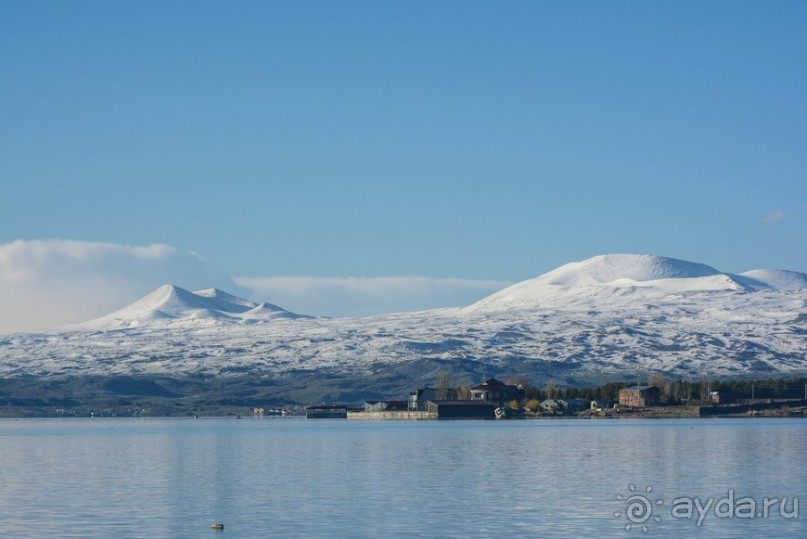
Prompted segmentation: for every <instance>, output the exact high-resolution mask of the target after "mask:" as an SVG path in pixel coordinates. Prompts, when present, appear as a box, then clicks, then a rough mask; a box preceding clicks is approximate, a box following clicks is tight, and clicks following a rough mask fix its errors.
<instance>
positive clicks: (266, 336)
mask: <svg viewBox="0 0 807 539" xmlns="http://www.w3.org/2000/svg"><path fill="white" fill-rule="evenodd" d="M637 257H638V258H637ZM441 370H450V371H451V372H454V373H455V374H456V376H457V378H458V379H461V380H473V381H477V380H481V379H483V378H484V377H485V376H507V375H511V374H519V375H523V376H525V377H527V378H528V379H530V380H531V381H532V383H536V384H542V383H543V381H544V380H547V379H551V380H554V381H556V382H557V383H558V385H583V384H590V383H600V382H603V381H610V380H624V379H625V378H626V377H631V378H632V379H637V376H640V375H643V374H645V375H646V374H647V373H650V372H663V373H666V374H668V375H669V376H671V377H677V378H687V379H696V380H697V379H701V378H703V377H751V376H772V375H778V376H789V375H796V374H802V373H807V275H805V274H802V273H799V272H790V271H786V270H752V271H749V272H745V273H743V274H730V273H725V272H720V271H718V270H716V269H715V268H712V267H711V266H706V265H705V264H697V263H688V262H685V261H676V260H675V259H667V258H664V257H649V256H647V255H610V256H609V255H604V257H602V258H597V257H595V258H594V259H589V260H588V261H582V262H578V263H571V264H569V265H564V266H561V267H560V268H557V269H556V270H553V271H551V272H547V273H545V274H543V275H541V276H539V277H536V278H534V279H530V280H527V281H523V282H522V283H518V284H516V285H513V286H511V287H508V288H505V289H503V290H501V291H499V292H496V293H494V294H492V295H490V296H488V297H487V298H485V299H483V300H481V301H480V302H477V303H475V304H473V305H470V306H466V307H459V308H446V309H437V310H431V311H420V312H414V313H397V314H390V315H383V316H374V317H364V318H340V319H330V318H310V317H301V316H300V315H294V314H293V313H289V312H288V311H285V310H283V309H281V308H280V307H277V306H274V305H271V304H261V303H257V302H252V301H249V300H245V299H243V298H238V297H237V296H232V295H230V294H228V293H226V292H223V291H220V290H215V289H209V290H201V291H198V292H195V293H194V292H189V291H187V290H184V289H182V288H180V287H176V286H172V285H165V286H163V287H160V288H158V289H156V290H155V291H153V292H152V293H150V294H148V295H146V296H144V297H143V298H141V299H140V300H138V301H136V302H134V303H133V304H131V305H129V306H128V307H124V308H123V309H120V310H118V311H116V312H115V313H111V314H110V315H107V316H105V317H101V318H98V319H95V320H94V321H90V322H88V323H85V324H84V325H81V326H79V327H73V328H64V329H60V330H51V331H47V332H38V333H21V334H13V335H5V336H0V379H7V378H13V377H20V376H29V377H42V378H43V379H45V380H51V379H54V378H63V377H75V376H96V377H98V376H138V377H152V378H153V377H173V378H180V377H181V378H187V377H195V378H197V379H203V380H214V379H216V378H217V377H232V376H243V377H247V378H249V379H256V380H267V382H266V383H267V384H269V386H268V387H271V388H272V389H271V391H272V392H274V393H273V394H276V395H279V396H281V395H285V396H286V397H288V398H290V399H297V398H300V397H299V396H300V395H303V394H304V395H306V398H307V399H310V400H309V402H323V401H333V400H337V399H338V398H340V396H344V397H343V399H344V400H346V401H351V402H352V401H353V397H356V396H357V395H373V397H372V398H380V397H388V398H395V397H400V396H401V394H405V392H407V391H409V390H411V389H412V388H413V387H418V386H422V385H426V384H431V383H433V382H434V379H435V375H436V373H437V372H439V371H441ZM313 380H317V381H318V382H317V384H321V385H317V387H318V388H319V389H316V390H315V389H310V387H311V384H313V383H314V382H313ZM322 384H324V385H322ZM325 385H327V389H325ZM267 391H269V390H268V389H267ZM351 395H352V396H353V397H351V398H350V399H348V396H351ZM286 397H284V398H286ZM356 398H358V397H356Z"/></svg>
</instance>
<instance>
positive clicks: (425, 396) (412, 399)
mask: <svg viewBox="0 0 807 539" xmlns="http://www.w3.org/2000/svg"><path fill="white" fill-rule="evenodd" d="M458 393H459V390H458V389H457V388H454V387H446V388H435V387H423V388H421V389H416V390H415V391H412V392H411V393H409V410H410V411H415V410H419V411H421V412H423V411H425V410H426V402H428V401H430V400H453V399H456V398H457V394H458Z"/></svg>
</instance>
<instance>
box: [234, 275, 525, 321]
mask: <svg viewBox="0 0 807 539" xmlns="http://www.w3.org/2000/svg"><path fill="white" fill-rule="evenodd" d="M235 282H236V283H237V284H238V285H239V286H241V287H243V288H247V289H250V290H252V291H253V296H254V297H256V298H257V299H260V300H262V301H269V302H271V303H274V304H276V305H280V306H281V307H283V308H284V309H288V310H290V311H293V312H298V313H301V314H311V315H315V316H367V315H373V314H383V313H397V312H406V311H417V310H424V309H433V308H439V307H453V306H461V305H469V304H470V303H473V302H474V301H476V300H479V299H482V298H483V297H485V296H487V295H489V294H492V293H493V292H495V291H497V290H500V289H502V288H504V287H505V286H508V285H509V284H511V283H509V282H505V281H485V280H469V279H433V278H428V277H264V278H236V279H235Z"/></svg>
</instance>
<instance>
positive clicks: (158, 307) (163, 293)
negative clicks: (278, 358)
mask: <svg viewBox="0 0 807 539" xmlns="http://www.w3.org/2000/svg"><path fill="white" fill-rule="evenodd" d="M301 317H302V315H298V314H294V313H290V312H288V311H286V310H284V309H281V308H280V307H278V306H276V305H272V304H270V303H261V304H258V303H255V302H252V301H249V300H246V299H243V298H239V297H237V296H233V295H232V294H228V293H227V292H223V291H221V290H218V289H215V288H211V289H208V290H200V291H198V292H189V291H188V290H185V289H184V288H180V287H178V286H174V285H163V286H161V287H159V288H158V289H157V290H155V291H154V292H152V293H150V294H148V295H147V296H145V297H143V298H141V299H139V300H138V301H136V302H134V303H132V304H131V305H129V306H127V307H124V308H123V309H120V310H118V311H115V312H113V313H111V314H108V315H106V316H102V317H100V318H96V319H95V320H90V321H89V322H85V323H83V324H79V325H77V326H74V327H75V328H81V329H104V328H120V327H137V326H140V325H144V324H146V325H151V326H154V325H155V324H156V325H157V326H159V325H172V326H176V325H188V324H192V323H193V322H194V321H196V322H197V323H200V322H207V323H215V322H217V321H230V322H238V321H246V320H248V321H250V322H251V323H254V322H255V321H258V320H264V321H265V320H272V319H277V318H301Z"/></svg>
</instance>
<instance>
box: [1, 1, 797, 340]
mask: <svg viewBox="0 0 807 539" xmlns="http://www.w3.org/2000/svg"><path fill="white" fill-rule="evenodd" d="M805 26H807V3H804V2H798V1H791V2H787V1H772V2H767V1H766V2H763V1H757V2H742V1H731V2H728V1H726V2H721V1H710V2H701V1H697V2H686V1H677V2H639V1H635V2H542V1H524V2H475V1H467V0H463V1H438V2H434V1H423V2H421V1H406V2H385V1H353V2H351V1H340V2H330V1H328V2H279V1H269V0H266V1H254V2H253V1H234V2H218V1H216V2H212V1H211V2H205V1H198V0H197V1H159V2H158V1H143V2H106V1H81V0H78V1H72V2H57V1H53V2H45V1H30V0H25V1H22V0H21V1H16V0H14V1H12V0H0V73H1V74H2V75H0V103H2V121H0V140H1V141H2V144H0V178H2V185H3V195H2V196H1V197H0V248H2V247H5V248H6V251H5V252H6V255H4V256H5V257H6V258H5V262H2V260H0V282H4V283H5V284H4V285H3V286H5V287H7V288H8V287H14V288H16V289H17V290H20V289H21V287H20V284H19V283H20V281H19V279H21V278H22V277H20V275H25V279H27V281H26V282H28V284H29V285H30V287H31V290H40V291H41V290H44V289H45V288H44V287H43V286H41V283H42V280H43V279H44V278H47V279H50V281H49V282H52V283H56V282H60V283H63V284H64V285H65V286H72V285H71V281H68V280H61V281H60V280H59V279H61V278H60V277H59V276H58V275H51V274H50V273H48V272H51V273H60V267H59V266H58V264H56V263H55V262H54V263H53V264H52V266H49V268H50V269H48V267H45V266H43V265H42V264H44V262H43V260H46V259H47V260H50V259H48V258H47V257H43V255H42V252H47V249H48V247H47V246H50V248H51V249H56V250H57V251H58V250H59V249H62V250H63V251H64V244H60V243H58V242H50V243H41V242H40V243H36V242H37V241H40V240H56V239H58V240H66V241H69V242H79V243H80V242H87V243H88V245H90V246H92V245H95V246H96V247H98V246H99V245H106V246H107V247H108V248H110V249H112V250H113V251H115V249H118V248H119V247H125V248H145V247H147V246H152V245H162V246H168V247H169V248H170V249H169V251H170V252H173V253H176V256H178V257H180V258H183V257H184V258H183V260H184V259H185V258H187V257H188V256H190V257H191V258H193V257H195V256H198V258H199V261H200V264H201V265H203V266H204V271H203V272H201V273H200V274H199V275H202V274H204V275H206V276H207V279H208V280H209V281H210V282H211V283H213V284H218V283H224V285H227V284H228V283H232V282H233V281H236V282H240V283H242V285H243V283H245V282H248V281H247V280H251V281H249V282H250V283H252V284H253V286H252V287H251V288H250V291H251V292H253V293H254V294H253V296H254V295H258V294H263V295H266V296H270V295H271V296H272V297H265V298H255V299H268V300H270V301H271V300H273V299H274V296H276V295H277V292H278V289H277V287H275V288H272V287H271V286H269V285H270V284H271V283H272V281H271V279H273V278H280V277H283V278H288V277H294V278H308V279H312V282H314V283H315V284H318V285H321V286H324V284H323V283H328V282H332V283H333V282H334V281H328V279H331V280H333V279H335V278H341V279H347V278H352V279H353V280H351V281H350V282H351V283H352V284H353V285H356V284H357V281H356V279H359V278H361V279H364V280H365V281H363V282H373V280H374V279H376V280H378V279H389V278H392V277H404V276H406V277H412V276H414V277H417V278H421V279H426V280H428V279H432V280H433V284H434V287H433V288H431V289H428V290H433V291H436V290H437V289H438V288H440V283H443V284H445V283H448V282H454V283H456V282H468V283H476V284H475V285H469V286H470V288H469V289H468V290H466V291H465V295H464V296H462V298H460V297H459V296H456V297H455V298H454V299H453V301H454V302H459V301H468V300H469V299H470V298H471V297H472V296H474V295H477V296H479V295H480V294H481V295H484V294H485V293H487V292H488V291H492V290H493V289H495V288H496V287H497V286H500V285H501V284H502V283H506V282H514V281H519V280H523V279H527V278H530V277H534V276H536V275H539V274H541V273H544V272H546V271H548V270H550V269H553V268H554V267H557V266H559V265H561V264H563V263H566V262H569V261H572V260H581V259H585V258H588V257H590V256H594V255H597V254H604V253H615V252H632V253H651V254H660V255H665V256H672V257H676V258H682V259H686V260H693V261H698V262H704V263H707V264H710V265H713V266H715V267H717V268H719V269H721V270H724V271H734V272H740V271H745V270H748V269H752V268H761V267H766V268H767V267H778V268H787V269H793V270H798V271H807V251H805V249H804V247H803V246H804V237H805V232H807V157H806V156H807V151H805V147H807V33H805V32H804V28H805ZM15 242H16V243H15ZM69 245H71V246H72V247H71V248H69V249H67V251H71V249H72V252H74V253H75V252H76V251H75V248H76V244H75V243H70V244H69ZM12 246H13V249H12V248H11V247H12ZM54 246H56V247H54ZM43 249H44V251H43ZM11 251H14V252H15V253H17V254H16V255H15V257H16V258H14V259H13V260H12V259H11V258H10V257H11V255H10V254H8V253H9V252H11ZM21 252H22V253H24V254H25V256H22V255H20V253H21ZM33 252H38V253H40V255H39V258H36V256H34V255H32V254H31V253H33ZM65 252H66V251H65ZM115 252H116V253H117V252H118V251H115ZM139 252H141V253H142V251H139ZM166 252H168V251H166ZM50 254H51V255H53V252H50ZM116 256H117V255H116ZM133 256H140V255H133ZM57 258H58V257H57ZM31 260H38V261H39V262H36V264H40V265H39V266H37V267H36V268H34V267H33V266H26V264H35V263H34V262H31ZM165 260H166V261H167V262H166V264H167V265H168V266H170V268H169V269H167V270H166V271H165V273H164V274H160V272H159V271H158V269H157V270H155V271H154V272H153V273H154V274H153V275H152V274H151V273H149V272H147V273H149V278H148V280H146V279H145V278H144V279H141V281H142V282H139V283H138V286H137V287H134V288H137V290H135V289H134V288H132V290H131V295H132V296H135V295H137V294H139V293H140V292H141V291H147V290H146V289H151V288H156V286H159V284H162V282H157V281H160V280H161V279H162V277H163V276H164V277H165V279H162V280H163V281H167V280H168V278H173V279H176V280H180V281H184V280H186V281H188V282H177V283H175V284H178V285H180V286H183V285H186V286H188V287H189V288H193V287H194V286H197V285H196V283H197V281H199V283H200V284H204V283H201V281H205V278H204V277H199V275H197V274H195V273H194V274H190V273H189V274H187V275H186V274H183V273H182V272H175V271H174V270H175V269H176V264H174V266H171V264H173V262H171V261H170V260H172V259H171V257H170V256H169V257H167V258H166V259H165ZM102 266H103V265H102ZM180 266H181V264H180ZM77 267H80V268H84V269H83V270H81V271H85V272H86V274H85V277H86V280H88V281H91V280H92V276H93V275H100V274H101V270H99V269H98V268H97V267H96V266H93V265H92V264H91V263H90V262H88V261H86V260H85V261H83V262H82V263H81V264H79V265H78V266H77ZM3 268H5V269H3ZM103 268H104V271H110V268H109V267H107V266H103ZM26 270H30V271H29V272H28V273H26ZM76 271H78V270H76ZM194 271H196V270H194ZM3 272H5V276H4V274H3ZM12 273H14V275H16V277H15V278H16V279H17V281H13V280H12V278H11V277H10V275H11V274H12ZM79 273H80V271H79ZM43 275H44V276H45V277H43ZM104 275H106V274H104ZM183 278H185V279H183ZM260 279H265V280H266V279H268V280H266V281H264V283H265V284H266V286H265V287H263V288H260V289H259V288H258V287H256V286H254V283H255V282H257V280H260ZM316 279H319V280H316ZM278 282H279V281H278ZM283 282H284V283H286V284H288V282H289V281H288V280H287V281H283ZM379 282H382V283H383V282H392V281H383V280H382V281H375V284H376V285H377V284H378V283H379ZM9 283H16V284H9ZM191 283H193V284H191ZM481 283H488V285H487V286H483V284H481ZM152 284H153V285H154V286H152ZM398 285H400V283H398ZM278 286H279V285H278ZM56 288H58V287H56V286H55V285H54V287H53V289H54V290H55V289H56ZM244 288H245V287H244V286H242V287H241V290H242V291H243V290H244ZM314 289H316V290H318V293H319V294H321V295H322V297H324V298H326V299H324V300H322V301H324V302H325V303H322V301H321V302H320V303H319V304H318V305H319V306H318V307H317V308H318V309H320V310H321V311H322V312H321V313H311V314H329V315H339V314H351V315H352V314H361V313H362V312H364V311H362V307H360V306H359V305H358V304H359V303H361V301H362V300H360V299H356V300H355V301H356V302H357V305H355V306H354V307H355V308H353V309H352V308H350V307H349V306H348V305H347V304H349V303H350V301H351V300H350V296H349V295H348V296H344V297H342V296H340V297H339V300H338V303H339V305H330V306H328V305H327V304H326V303H327V296H328V294H327V293H325V292H324V290H323V289H322V288H316V287H314V288H312V289H309V293H312V292H310V290H314ZM399 289H400V287H399ZM403 289H404V290H405V289H406V286H404V287H403ZM440 289H441V290H443V292H445V290H444V289H442V288H440ZM428 290H427V291H428ZM469 290H470V292H469ZM343 291H344V290H343ZM427 291H424V292H423V295H424V297H426V296H429V295H430V294H428V293H427ZM32 293H33V292H32ZM301 294H302V292H301ZM368 294H370V295H373V294H375V295H376V296H377V295H378V294H381V295H382V296H383V295H384V294H383V293H381V292H379V291H378V290H376V291H375V292H373V293H368ZM396 294H397V295H396ZM435 294H436V295H437V296H440V297H441V299H440V302H443V303H452V299H451V297H450V296H451V294H448V296H446V297H443V296H441V295H440V294H437V293H436V292H435ZM290 297H291V296H290ZM395 298H399V299H403V296H401V295H400V293H393V292H390V293H389V297H387V298H386V299H385V301H386V302H387V303H385V304H384V306H383V307H382V306H380V305H376V306H375V307H372V308H369V307H368V308H367V309H365V311H366V312H370V311H374V310H375V311H378V310H395V307H396V305H397V304H396V303H395V301H396V300H395ZM122 299H124V298H121V300H122ZM365 299H366V298H365ZM333 300H334V301H336V297H335V296H334V298H333ZM291 301H296V300H291ZM276 302H278V301H276ZM68 303H69V302H68ZM278 303H279V302H278ZM297 305H298V306H299V307H300V308H297V310H301V309H302V308H304V307H306V306H312V308H313V306H314V304H313V303H305V302H304V301H302V302H300V303H298V304H297ZM401 305H403V304H401ZM422 305H423V306H424V308H425V307H432V306H436V305H434V304H433V303H429V302H425V303H423V304H422ZM283 306H284V307H287V308H292V309H294V308H295V307H296V305H291V306H289V305H283ZM405 306H406V307H407V308H409V307H412V305H409V304H407V305H405ZM106 307H107V306H105V308H106ZM99 309H100V306H99ZM340 309H341V310H340ZM7 311H10V309H7ZM82 314H84V313H82ZM99 314H100V313H99ZM1 329H2V320H0V330H1Z"/></svg>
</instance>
